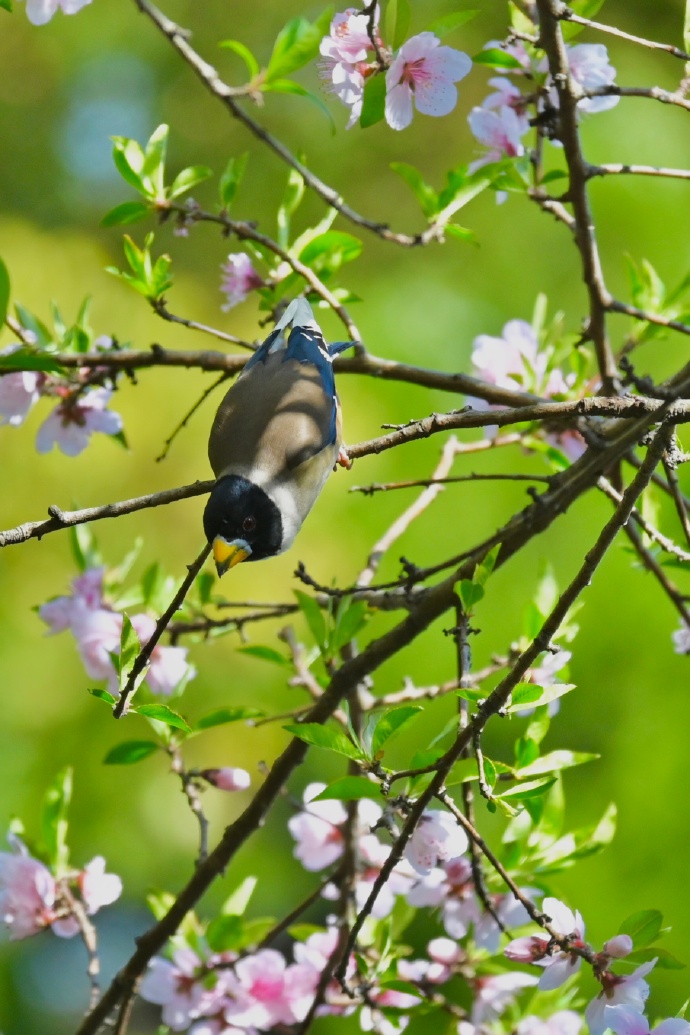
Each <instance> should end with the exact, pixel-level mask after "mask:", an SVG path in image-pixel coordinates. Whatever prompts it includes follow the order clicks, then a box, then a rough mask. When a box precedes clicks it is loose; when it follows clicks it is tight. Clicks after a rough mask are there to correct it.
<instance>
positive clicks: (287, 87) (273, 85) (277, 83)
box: [262, 79, 335, 133]
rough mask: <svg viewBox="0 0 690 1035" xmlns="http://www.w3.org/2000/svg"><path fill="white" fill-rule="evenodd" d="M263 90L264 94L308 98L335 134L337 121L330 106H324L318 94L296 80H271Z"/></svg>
mask: <svg viewBox="0 0 690 1035" xmlns="http://www.w3.org/2000/svg"><path fill="white" fill-rule="evenodd" d="M262 90H263V91H264V92H269V91H270V92H271V93H292V94H295V96H296V97H306V98H307V100H308V101H311V102H312V104H315V105H316V107H317V108H318V109H319V111H320V112H322V113H323V114H324V115H325V116H326V118H327V119H328V122H329V124H330V127H331V132H333V133H335V119H334V118H333V116H332V115H331V112H330V109H329V107H328V105H327V104H324V102H323V101H322V100H321V98H320V97H319V95H318V94H316V93H312V91H311V90H307V88H306V86H302V84H301V83H296V82H295V81H294V79H271V80H270V82H268V83H265V84H264V86H262Z"/></svg>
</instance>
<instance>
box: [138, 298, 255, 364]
mask: <svg viewBox="0 0 690 1035" xmlns="http://www.w3.org/2000/svg"><path fill="white" fill-rule="evenodd" d="M149 302H150V303H151V308H152V309H153V311H154V313H155V314H156V316H160V318H161V319H162V320H167V322H168V323H175V324H178V325H179V326H181V327H188V328H189V330H191V331H201V332H202V333H203V334H210V335H212V336H213V337H214V338H219V339H220V340H221V341H227V342H230V344H232V345H241V346H242V348H244V349H250V350H251V351H252V352H255V351H256V343H255V342H251V341H245V340H244V338H236V337H235V335H234V334H228V333H227V332H226V331H219V330H218V328H217V327H209V326H208V325H207V324H205V323H197V321H196V320H188V319H187V318H186V317H184V316H176V315H175V313H171V312H170V310H169V309H168V307H167V305H166V302H165V299H164V298H150V299H149Z"/></svg>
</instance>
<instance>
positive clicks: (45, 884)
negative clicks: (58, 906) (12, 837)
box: [0, 845, 56, 941]
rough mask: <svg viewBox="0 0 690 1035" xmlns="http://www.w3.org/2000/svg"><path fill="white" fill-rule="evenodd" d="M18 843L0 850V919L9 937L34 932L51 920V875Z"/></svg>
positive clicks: (13, 937)
mask: <svg viewBox="0 0 690 1035" xmlns="http://www.w3.org/2000/svg"><path fill="white" fill-rule="evenodd" d="M19 847H20V850H19V851H17V852H0V920H1V921H2V922H3V923H4V924H6V926H7V927H8V928H9V932H10V940H12V941H16V940H18V939H20V938H28V937H29V936H30V935H32V934H37V933H38V931H41V930H42V929H43V928H44V927H47V926H49V925H50V924H52V923H53V921H54V920H55V910H54V906H55V898H56V885H55V878H54V877H53V875H52V873H51V872H50V871H49V870H48V869H47V868H46V867H45V866H44V865H43V863H41V862H38V860H37V859H32V858H31V856H30V855H29V854H28V853H27V852H26V849H24V846H23V845H20V846H19Z"/></svg>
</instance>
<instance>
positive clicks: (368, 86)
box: [359, 74, 386, 129]
mask: <svg viewBox="0 0 690 1035" xmlns="http://www.w3.org/2000/svg"><path fill="white" fill-rule="evenodd" d="M385 113H386V77H385V75H381V74H379V75H372V76H369V78H368V79H366V80H365V82H364V97H363V101H362V114H361V115H360V116H359V124H360V126H361V128H362V129H367V128H368V127H369V126H375V125H376V123H377V122H380V121H381V119H382V118H383V117H384V115H385Z"/></svg>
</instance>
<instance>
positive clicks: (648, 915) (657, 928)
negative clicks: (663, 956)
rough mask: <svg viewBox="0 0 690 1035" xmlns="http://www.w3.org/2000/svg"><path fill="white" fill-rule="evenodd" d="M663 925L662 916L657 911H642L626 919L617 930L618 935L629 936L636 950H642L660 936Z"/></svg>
mask: <svg viewBox="0 0 690 1035" xmlns="http://www.w3.org/2000/svg"><path fill="white" fill-rule="evenodd" d="M663 923H664V917H663V914H662V913H660V912H659V910H658V909H642V910H640V912H638V913H632V914H631V915H630V916H628V917H626V918H625V920H624V921H623V923H622V924H621V925H620V928H619V930H618V933H619V934H629V935H630V937H631V938H632V940H633V942H634V944H635V948H636V949H644V948H645V947H646V946H647V945H651V943H652V942H655V941H656V940H657V938H658V937H659V935H660V934H661V928H662V926H663Z"/></svg>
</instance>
